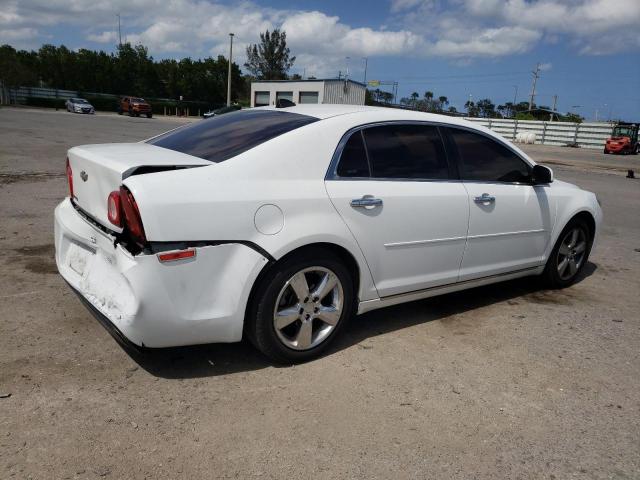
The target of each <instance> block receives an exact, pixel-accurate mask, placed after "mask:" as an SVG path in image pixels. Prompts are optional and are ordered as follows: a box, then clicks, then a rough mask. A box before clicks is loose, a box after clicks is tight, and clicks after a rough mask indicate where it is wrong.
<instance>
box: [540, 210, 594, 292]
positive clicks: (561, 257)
mask: <svg viewBox="0 0 640 480" xmlns="http://www.w3.org/2000/svg"><path fill="white" fill-rule="evenodd" d="M592 242H593V238H592V236H591V232H590V230H589V227H588V225H587V223H586V222H585V221H584V220H582V219H580V218H574V219H573V220H571V221H570V222H569V223H568V224H567V226H566V227H564V229H563V230H562V233H560V236H559V237H558V241H557V242H556V244H555V246H554V247H553V250H552V251H551V256H550V257H549V260H547V265H546V267H545V270H544V273H543V277H544V279H545V281H546V283H547V284H548V285H549V287H551V288H565V287H568V286H570V285H572V284H574V283H575V282H576V280H577V279H578V277H579V275H580V272H582V270H583V269H584V266H585V265H586V264H587V261H588V259H589V253H590V252H591V245H592Z"/></svg>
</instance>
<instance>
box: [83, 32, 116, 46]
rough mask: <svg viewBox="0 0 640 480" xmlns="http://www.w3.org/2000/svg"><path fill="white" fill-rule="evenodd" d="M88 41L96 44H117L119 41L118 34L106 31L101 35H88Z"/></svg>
mask: <svg viewBox="0 0 640 480" xmlns="http://www.w3.org/2000/svg"><path fill="white" fill-rule="evenodd" d="M87 40H90V41H92V42H96V43H115V42H116V41H117V40H118V32H115V31H104V32H101V33H90V34H89V35H87Z"/></svg>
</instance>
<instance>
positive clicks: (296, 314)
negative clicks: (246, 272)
mask: <svg viewBox="0 0 640 480" xmlns="http://www.w3.org/2000/svg"><path fill="white" fill-rule="evenodd" d="M252 298H253V301H252V305H250V307H249V309H248V315H247V321H246V324H245V334H246V336H247V338H248V339H249V340H250V341H251V343H252V344H253V345H254V346H255V347H256V348H257V349H258V350H260V351H261V352H262V353H263V354H265V355H266V356H267V357H269V358H271V359H272V360H275V361H276V362H278V363H287V364H291V363H300V362H306V361H309V360H311V359H314V358H317V357H318V356H320V355H321V354H322V352H323V351H325V350H326V348H327V347H328V346H329V345H330V344H331V343H332V342H333V340H334V339H335V338H336V336H338V335H339V333H340V331H341V330H342V329H343V328H344V326H345V324H346V323H347V321H348V320H349V318H350V317H351V315H352V314H353V310H354V305H355V301H354V299H355V296H354V285H353V279H352V276H351V274H350V273H349V270H348V269H347V268H346V267H345V266H344V264H343V263H342V262H341V261H340V259H339V258H338V257H336V256H335V255H334V254H333V253H332V252H331V251H329V250H326V249H322V248H317V249H312V250H311V249H310V250H307V251H303V252H301V253H300V254H297V255H293V256H291V257H288V258H285V259H284V260H282V261H280V262H278V263H277V264H275V265H274V266H273V267H271V269H270V271H269V272H268V273H267V274H266V276H265V277H264V278H263V279H262V280H261V281H260V284H259V285H258V286H257V289H256V291H255V293H254V295H252Z"/></svg>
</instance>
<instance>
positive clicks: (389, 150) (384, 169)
mask: <svg viewBox="0 0 640 480" xmlns="http://www.w3.org/2000/svg"><path fill="white" fill-rule="evenodd" d="M364 139H365V143H366V148H367V152H368V153H369V162H370V163H371V173H372V175H371V176H372V177H374V178H416V179H436V180H437V179H448V178H449V167H448V164H447V157H446V154H445V151H444V145H443V143H442V139H441V138H440V133H439V132H438V128H437V127H434V126H430V125H414V124H406V125H402V124H391V125H381V126H379V127H371V128H367V129H365V130H364Z"/></svg>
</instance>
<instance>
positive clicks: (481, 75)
mask: <svg viewBox="0 0 640 480" xmlns="http://www.w3.org/2000/svg"><path fill="white" fill-rule="evenodd" d="M528 73H529V72H502V73H473V74H464V75H463V74H456V75H424V76H409V77H400V78H401V79H403V80H431V79H447V78H478V77H504V76H514V75H527V74H528Z"/></svg>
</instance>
